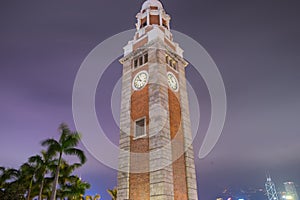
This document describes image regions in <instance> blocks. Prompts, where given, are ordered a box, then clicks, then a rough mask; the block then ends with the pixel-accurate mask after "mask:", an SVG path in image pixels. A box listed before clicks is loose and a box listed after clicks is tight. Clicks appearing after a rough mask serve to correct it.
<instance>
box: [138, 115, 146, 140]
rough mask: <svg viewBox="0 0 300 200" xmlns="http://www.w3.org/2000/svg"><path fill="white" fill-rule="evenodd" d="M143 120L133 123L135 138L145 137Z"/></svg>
mask: <svg viewBox="0 0 300 200" xmlns="http://www.w3.org/2000/svg"><path fill="white" fill-rule="evenodd" d="M145 121H146V120H145V118H143V119H140V120H137V121H136V122H135V137H142V136H144V135H146V126H145Z"/></svg>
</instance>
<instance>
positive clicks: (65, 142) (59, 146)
mask: <svg viewBox="0 0 300 200" xmlns="http://www.w3.org/2000/svg"><path fill="white" fill-rule="evenodd" d="M59 130H60V131H61V135H60V138H59V140H58V141H56V140H55V139H47V140H44V141H43V142H42V145H43V146H48V152H49V153H50V154H52V153H53V154H55V155H56V154H58V162H57V166H56V171H55V177H54V181H53V185H52V193H51V197H50V200H55V199H56V190H57V185H58V178H59V170H60V167H61V162H62V157H63V154H65V155H76V156H77V157H78V158H79V160H80V162H81V163H82V164H84V163H85V161H86V157H85V155H84V152H83V151H82V150H80V149H77V148H75V147H76V146H77V145H78V143H79V140H80V135H79V133H78V132H71V131H70V129H69V127H68V126H67V125H66V124H61V125H60V127H59Z"/></svg>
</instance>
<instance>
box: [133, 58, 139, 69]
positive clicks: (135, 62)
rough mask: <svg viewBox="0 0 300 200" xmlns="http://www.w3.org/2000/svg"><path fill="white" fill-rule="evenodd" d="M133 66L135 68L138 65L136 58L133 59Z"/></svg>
mask: <svg viewBox="0 0 300 200" xmlns="http://www.w3.org/2000/svg"><path fill="white" fill-rule="evenodd" d="M133 66H134V68H137V67H138V60H137V59H135V60H134V64H133Z"/></svg>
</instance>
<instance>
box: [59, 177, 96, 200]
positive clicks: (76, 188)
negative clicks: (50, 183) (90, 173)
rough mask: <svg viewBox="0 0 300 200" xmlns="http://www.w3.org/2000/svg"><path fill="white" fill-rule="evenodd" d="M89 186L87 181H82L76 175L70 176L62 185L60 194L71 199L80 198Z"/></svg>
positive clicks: (78, 199)
mask: <svg viewBox="0 0 300 200" xmlns="http://www.w3.org/2000/svg"><path fill="white" fill-rule="evenodd" d="M90 187H91V186H90V184H89V183H87V182H84V181H82V180H81V178H79V177H78V176H70V177H69V178H68V181H67V183H66V184H65V185H64V186H63V187H62V193H63V195H62V196H63V197H68V199H72V200H73V199H74V200H80V199H82V196H83V195H84V194H85V191H86V189H89V188H90Z"/></svg>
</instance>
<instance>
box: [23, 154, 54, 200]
mask: <svg viewBox="0 0 300 200" xmlns="http://www.w3.org/2000/svg"><path fill="white" fill-rule="evenodd" d="M41 154H42V155H35V156H32V157H30V158H29V159H28V161H29V162H30V163H35V165H36V171H37V173H36V179H37V183H38V184H37V185H39V186H40V187H39V194H38V200H42V195H43V189H44V183H45V175H46V174H47V173H48V172H49V169H50V168H51V167H52V166H53V165H55V160H53V159H52V157H53V156H54V155H51V154H50V153H48V152H46V151H42V152H41Z"/></svg>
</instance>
